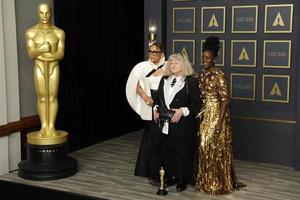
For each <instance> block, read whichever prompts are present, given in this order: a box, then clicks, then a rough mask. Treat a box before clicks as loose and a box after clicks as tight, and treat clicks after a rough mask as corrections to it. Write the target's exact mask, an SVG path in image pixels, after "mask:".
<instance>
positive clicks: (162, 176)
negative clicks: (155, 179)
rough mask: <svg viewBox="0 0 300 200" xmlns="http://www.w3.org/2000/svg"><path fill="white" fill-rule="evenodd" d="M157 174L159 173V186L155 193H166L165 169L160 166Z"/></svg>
mask: <svg viewBox="0 0 300 200" xmlns="http://www.w3.org/2000/svg"><path fill="white" fill-rule="evenodd" d="M159 175H160V187H159V189H158V191H157V192H156V194H158V195H167V194H168V192H167V189H166V187H165V184H164V175H165V170H164V169H163V167H161V168H160V170H159Z"/></svg>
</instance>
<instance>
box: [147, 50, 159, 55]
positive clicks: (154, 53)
mask: <svg viewBox="0 0 300 200" xmlns="http://www.w3.org/2000/svg"><path fill="white" fill-rule="evenodd" d="M161 52H162V51H151V50H148V53H149V54H153V55H157V54H159V53H161Z"/></svg>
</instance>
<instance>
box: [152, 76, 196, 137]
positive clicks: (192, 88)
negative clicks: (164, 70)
mask: <svg viewBox="0 0 300 200" xmlns="http://www.w3.org/2000/svg"><path fill="white" fill-rule="evenodd" d="M168 78H169V76H164V77H163V78H162V79H161V81H160V83H159V87H158V96H159V101H158V102H157V103H158V106H161V101H164V102H165V99H164V84H165V80H166V79H168ZM181 107H187V108H188V109H189V111H190V113H189V115H188V116H186V117H184V116H182V117H181V118H180V120H179V121H178V122H177V123H172V122H170V123H169V133H168V135H170V136H179V135H182V134H191V133H196V131H197V130H198V126H199V124H198V120H197V119H196V118H195V117H196V115H197V114H198V113H199V112H200V109H201V99H200V89H199V87H198V80H197V79H196V78H195V77H192V76H187V77H185V84H184V87H183V88H181V89H180V90H179V91H178V92H177V93H176V94H175V96H174V98H173V100H172V102H171V103H170V109H172V108H175V109H178V108H181Z"/></svg>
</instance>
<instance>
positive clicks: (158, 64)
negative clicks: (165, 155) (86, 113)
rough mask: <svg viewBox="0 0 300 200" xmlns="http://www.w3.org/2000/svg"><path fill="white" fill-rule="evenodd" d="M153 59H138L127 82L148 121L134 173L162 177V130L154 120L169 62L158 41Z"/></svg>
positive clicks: (128, 93) (133, 101)
mask: <svg viewBox="0 0 300 200" xmlns="http://www.w3.org/2000/svg"><path fill="white" fill-rule="evenodd" d="M148 55H149V59H148V61H143V62H140V63H138V64H137V65H136V66H135V67H134V68H133V69H132V71H131V73H130V75H129V77H128V80H127V84H126V97H127V100H128V103H129V105H130V106H131V107H132V109H133V110H134V111H135V112H136V113H137V114H138V115H140V117H141V118H142V120H143V122H144V133H143V137H142V140H141V144H140V148H139V153H138V157H137V161H136V168H135V172H134V174H135V175H136V176H143V177H148V178H150V179H154V180H156V181H158V180H159V172H158V170H156V169H157V165H159V163H158V160H157V159H158V158H157V157H156V156H155V155H154V154H153V150H154V149H153V148H155V147H156V146H157V143H158V141H159V134H158V130H157V128H156V126H155V123H154V121H153V117H152V116H153V112H152V107H153V105H154V104H155V101H156V99H157V89H158V84H159V81H160V79H161V77H162V74H163V68H164V64H165V56H164V49H163V47H162V45H161V44H160V43H158V42H155V43H153V44H151V45H150V46H149V49H148Z"/></svg>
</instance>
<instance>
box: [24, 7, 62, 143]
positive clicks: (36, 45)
mask: <svg viewBox="0 0 300 200" xmlns="http://www.w3.org/2000/svg"><path fill="white" fill-rule="evenodd" d="M37 14H38V16H39V20H40V21H39V23H38V24H37V25H35V26H33V27H31V28H29V29H28V30H27V31H26V47H27V51H28V55H29V57H30V58H32V59H33V61H34V70H33V71H34V84H35V90H36V95H37V110H38V114H39V117H40V120H41V130H40V131H37V132H32V133H30V134H28V135H27V142H28V143H30V144H42V145H48V144H59V143H63V142H65V141H66V140H67V133H66V132H65V131H57V130H55V119H56V114H57V109H58V102H57V94H58V86H59V63H58V62H59V60H61V59H62V58H63V57H64V50H65V46H64V45H65V44H64V43H65V33H64V31H63V30H61V29H59V28H57V27H56V26H54V25H52V24H51V15H52V14H51V8H50V6H49V5H48V4H40V5H39V6H38V10H37Z"/></svg>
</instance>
